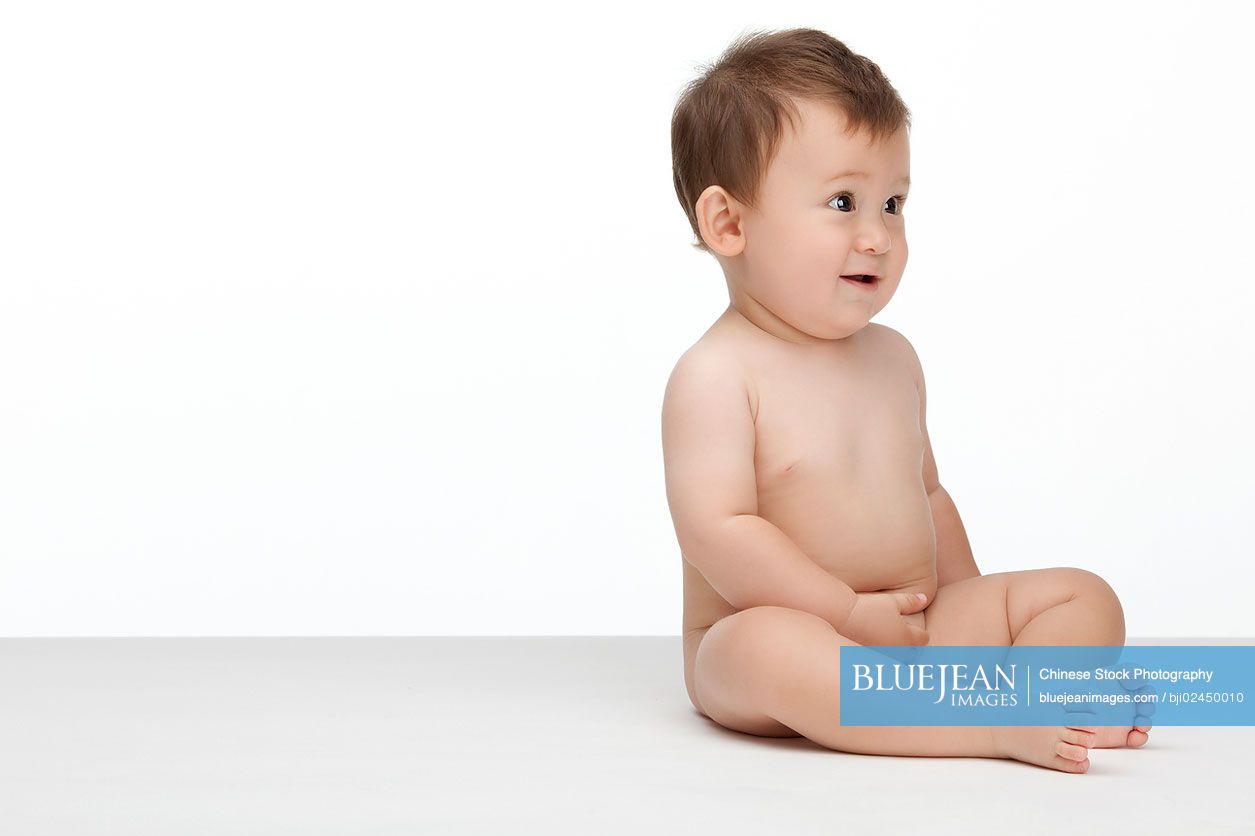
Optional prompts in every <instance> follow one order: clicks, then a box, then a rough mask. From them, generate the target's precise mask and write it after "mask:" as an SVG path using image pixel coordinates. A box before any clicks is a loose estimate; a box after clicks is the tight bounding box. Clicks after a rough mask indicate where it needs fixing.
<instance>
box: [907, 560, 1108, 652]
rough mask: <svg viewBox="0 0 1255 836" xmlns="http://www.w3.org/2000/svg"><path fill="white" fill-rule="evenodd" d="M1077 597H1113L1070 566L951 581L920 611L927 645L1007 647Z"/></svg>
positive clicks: (1093, 578)
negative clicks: (1030, 625) (1027, 627)
mask: <svg viewBox="0 0 1255 836" xmlns="http://www.w3.org/2000/svg"><path fill="white" fill-rule="evenodd" d="M1079 594H1095V595H1099V596H1102V597H1108V598H1114V597H1115V596H1114V593H1112V592H1111V588H1110V587H1109V586H1108V585H1107V583H1106V581H1104V580H1103V579H1102V578H1100V577H1098V576H1097V575H1095V574H1094V573H1093V572H1088V571H1085V570H1084V569H1076V568H1072V567H1057V568H1050V569H1026V570H1023V571H1019V572H996V573H993V574H989V575H981V576H979V577H975V578H968V579H966V580H962V581H956V582H955V583H952V584H947V585H946V586H943V587H940V588H938V589H937V596H936V598H934V599H933V602H932V604H930V605H929V606H928V608H927V609H925V610H924V612H923V616H924V627H925V629H927V630H928V643H929V644H930V645H932V644H943V645H944V644H986V645H1009V644H1011V643H1013V642H1014V641H1015V639H1016V637H1017V636H1018V635H1019V634H1020V631H1021V630H1023V629H1024V627H1025V625H1027V624H1028V622H1030V621H1032V620H1033V619H1034V618H1036V617H1037V616H1038V615H1039V614H1041V613H1043V612H1045V611H1046V610H1048V609H1050V608H1051V607H1054V606H1056V605H1058V604H1064V603H1067V602H1068V601H1070V600H1072V599H1073V598H1075V597H1076V596H1077V595H1079ZM1116 606H1118V604H1116Z"/></svg>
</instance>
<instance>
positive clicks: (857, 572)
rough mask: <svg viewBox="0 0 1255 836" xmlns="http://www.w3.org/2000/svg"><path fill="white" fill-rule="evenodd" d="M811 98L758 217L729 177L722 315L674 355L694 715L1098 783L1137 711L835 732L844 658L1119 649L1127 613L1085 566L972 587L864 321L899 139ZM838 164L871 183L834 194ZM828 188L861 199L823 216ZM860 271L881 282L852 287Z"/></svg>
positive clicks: (899, 232) (672, 439)
mask: <svg viewBox="0 0 1255 836" xmlns="http://www.w3.org/2000/svg"><path fill="white" fill-rule="evenodd" d="M798 105H799V112H800V114H801V117H802V118H801V120H800V128H798V129H797V130H796V131H789V132H788V133H787V135H786V138H785V140H784V141H783V142H782V144H781V148H780V150H779V152H778V154H777V156H776V157H775V158H774V159H773V161H772V163H771V166H770V168H769V170H768V174H767V176H766V178H765V180H764V184H763V193H762V196H761V202H760V205H759V207H758V209H756V210H755V209H750V208H749V207H747V206H745V205H742V204H740V203H738V202H737V201H736V200H735V199H733V198H732V197H731V196H730V195H729V194H727V193H726V192H724V191H723V190H722V189H720V188H719V187H718V186H711V187H710V188H708V189H707V190H706V191H705V192H704V193H703V195H702V198H701V199H700V200H699V202H698V207H697V208H698V219H699V223H700V225H701V228H702V233H703V239H704V240H705V241H706V243H707V245H708V246H710V247H711V249H712V251H713V252H714V253H715V255H716V257H717V258H718V259H719V260H720V263H721V265H722V266H723V267H724V273H725V277H726V278H727V281H728V288H729V298H730V304H729V306H728V308H727V310H726V311H725V312H724V313H723V315H722V316H720V317H719V319H718V320H716V322H715V323H714V324H713V325H712V326H711V327H710V329H709V330H708V331H707V332H706V333H705V334H704V335H703V336H702V338H701V339H700V340H699V341H698V343H696V344H695V345H694V346H693V347H692V348H690V349H689V351H688V352H686V353H685V355H684V356H683V357H682V358H681V359H680V361H679V362H678V363H677V364H676V368H675V370H674V371H673V373H672V376H671V379H670V380H669V382H668V386H667V393H666V395H665V398H664V405H663V447H664V459H665V462H666V471H667V496H668V502H669V505H670V508H671V513H672V519H673V521H674V523H675V526H676V533H677V537H678V539H679V542H680V546H681V552H682V557H683V561H682V565H683V570H684V677H685V685H686V687H687V689H688V693H689V697H690V699H691V700H692V702H693V705H694V706H695V707H696V708H697V710H698V711H699V712H701V713H702V714H703V715H705V716H707V717H709V718H710V719H712V720H713V721H715V722H717V723H719V724H720V725H723V726H725V727H727V728H730V729H734V730H737V731H742V732H746V733H749V734H754V735H762V736H772V737H778V736H799V735H801V736H805V737H807V738H809V739H810V740H813V741H815V742H816V743H818V744H820V745H823V746H826V747H828V748H832V749H838V750H841V751H847V752H861V753H868V754H893V755H924V756H972V757H1003V758H1014V759H1017V760H1021V761H1024V762H1027V763H1033V764H1037V765H1040V766H1045V767H1049V768H1052V769H1057V770H1061V771H1065V772H1085V771H1086V770H1087V769H1088V768H1089V759H1088V755H1089V750H1091V749H1093V748H1107V747H1114V746H1132V747H1138V746H1141V745H1143V744H1144V743H1145V742H1146V739H1147V735H1146V732H1147V731H1148V730H1149V728H1150V727H1149V725H1148V724H1147V723H1145V722H1143V721H1142V719H1141V718H1139V719H1138V720H1137V724H1136V725H1134V718H1130V725H1129V726H1124V727H1092V726H1077V727H1066V726H1059V727H1031V726H1030V727H997V726H994V727H842V726H840V724H839V722H838V717H839V710H840V705H839V694H840V681H839V665H838V653H839V649H838V648H839V647H840V646H841V645H853V644H876V645H882V644H932V645H946V644H986V645H989V644H1000V645H1010V644H1017V645H1041V644H1081V645H1121V644H1123V643H1124V638H1125V636H1124V615H1123V611H1122V609H1121V606H1120V602H1119V600H1118V598H1117V597H1116V595H1115V593H1114V592H1113V591H1112V590H1111V588H1110V586H1108V585H1107V584H1106V582H1105V581H1103V580H1102V579H1101V578H1100V577H1098V576H1097V575H1094V574H1093V573H1090V572H1086V571H1084V570H1080V569H1074V568H1059V569H1038V570H1032V571H1024V572H1005V573H999V574H992V575H986V576H981V575H980V574H979V571H978V570H977V568H976V564H975V561H974V560H973V558H972V554H971V549H970V546H969V544H968V541H967V536H966V533H965V532H964V529H963V525H962V522H961V521H960V519H959V515H958V511H957V509H956V507H955V505H954V502H953V500H952V499H951V498H950V496H949V494H948V493H947V492H946V490H945V488H944V487H942V486H941V484H940V482H939V479H938V475H937V467H936V463H935V461H934V458H933V454H932V449H931V444H930V442H929V439H928V432H927V425H926V421H925V419H926V401H925V388H924V379H923V372H922V369H921V368H920V364H919V360H918V357H917V356H916V354H915V351H914V349H913V348H912V347H911V345H910V343H909V342H908V341H907V340H906V338H905V337H903V336H902V335H901V334H899V333H898V332H897V331H894V330H893V329H890V328H887V327H885V326H883V325H879V324H875V323H871V322H870V318H871V317H872V316H873V315H874V314H875V313H877V312H878V311H879V310H880V309H882V308H883V307H884V305H885V304H887V302H888V300H889V298H890V297H891V296H892V294H893V292H894V290H896V287H897V284H898V282H899V280H900V278H901V275H902V272H903V270H904V268H905V264H906V241H905V226H904V222H903V220H902V218H901V216H900V214H897V213H895V212H893V211H889V212H882V211H877V210H880V209H881V208H882V207H885V206H888V207H890V208H891V209H892V208H893V207H895V206H899V204H898V203H895V201H893V200H892V196H893V195H894V194H897V193H900V192H901V190H902V187H901V185H900V183H901V181H902V180H903V179H904V178H903V176H902V175H903V173H904V172H905V171H906V170H907V168H908V167H909V158H908V153H909V149H908V146H907V143H906V138H905V134H902V133H900V134H899V135H897V136H896V137H894V138H891V139H889V140H887V141H885V142H882V143H879V144H872V143H871V142H870V141H862V140H863V138H854V139H851V138H850V137H849V136H847V135H844V134H843V133H842V128H843V127H844V121H843V117H842V115H841V114H840V113H839V112H838V111H836V110H834V109H831V108H829V107H828V106H825V105H815V104H811V103H806V102H799V103H798ZM847 168H858V169H861V170H862V171H864V172H869V173H870V174H871V176H869V177H865V178H863V179H860V180H857V181H856V183H857V184H858V185H857V186H843V185H841V184H839V183H838V184H837V185H832V184H829V183H827V182H826V181H827V179H828V178H827V175H829V174H832V173H833V172H835V171H841V170H845V169H847ZM821 175H822V176H821ZM813 180H818V181H825V182H821V183H820V184H819V185H813V184H812V181H813ZM837 191H848V192H851V193H852V194H850V195H849V196H848V197H847V198H844V199H842V200H841V201H837V202H835V203H828V202H827V197H828V195H829V194H830V193H835V192H837ZM816 200H817V201H818V204H819V206H820V207H822V209H816V208H815V206H814V205H813V203H814V202H815V201H816ZM851 207H854V211H841V210H849V209H850V208H851ZM866 207H870V209H868V208H866ZM834 211H841V215H833V214H832V213H833V212H834ZM751 241H752V242H753V245H752V246H751V245H750V242H751ZM853 273H869V274H875V275H877V276H878V277H879V279H878V280H877V283H876V284H875V285H873V286H871V287H862V286H856V285H855V284H853V283H851V282H850V281H848V280H846V279H842V278H840V277H841V276H842V275H848V274H853ZM919 594H922V595H923V596H924V600H922V601H921V600H919V599H918V597H917V596H918V595H919Z"/></svg>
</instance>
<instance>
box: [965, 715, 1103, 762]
mask: <svg viewBox="0 0 1255 836" xmlns="http://www.w3.org/2000/svg"><path fill="white" fill-rule="evenodd" d="M990 729H991V731H992V733H993V743H994V750H995V751H996V752H997V756H998V757H1000V758H1014V759H1015V760H1017V761H1024V762H1025V763H1035V764H1037V765H1038V766H1045V767H1049V768H1050V769H1057V770H1059V771H1060V772H1076V773H1081V772H1087V771H1089V750H1090V749H1091V748H1093V745H1094V740H1095V739H1096V738H1097V737H1098V729H1097V727H1096V726H991V727H990Z"/></svg>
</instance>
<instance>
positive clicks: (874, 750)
mask: <svg viewBox="0 0 1255 836" xmlns="http://www.w3.org/2000/svg"><path fill="white" fill-rule="evenodd" d="M938 596H939V597H940V593H938ZM1003 623H1004V624H1005V618H1004V619H1003ZM973 643H974V644H982V643H983V644H994V643H996V642H993V641H983V642H973ZM855 644H857V642H853V641H851V640H850V639H848V638H846V637H845V636H842V635H841V634H840V633H838V632H837V631H836V630H834V629H833V628H832V625H831V624H829V623H828V622H826V621H824V620H823V619H822V618H820V617H819V616H816V615H812V614H810V613H807V612H802V611H800V610H793V609H789V608H786V607H751V608H749V609H746V610H742V611H740V612H738V613H734V614H732V615H729V616H727V617H725V618H723V619H721V620H720V621H718V622H716V623H715V625H714V626H713V627H711V628H710V630H709V631H708V632H707V633H706V635H705V636H704V637H703V638H702V642H701V645H700V647H698V650H697V659H696V662H695V665H694V671H693V674H694V684H695V691H696V693H697V697H698V699H699V700H700V702H701V704H702V707H703V709H704V710H705V712H706V714H707V715H708V716H709V717H710V718H711V719H712V720H714V721H715V722H717V723H719V724H720V725H723V726H726V727H728V728H731V729H734V730H737V731H743V732H748V733H750V734H761V735H771V736H779V734H780V733H781V731H782V730H783V729H784V728H785V727H787V728H790V729H793V730H795V731H796V732H798V733H799V734H802V735H804V736H805V737H807V738H809V739H811V740H813V741H815V742H816V743H818V744H820V745H821V746H826V747H828V748H830V749H838V750H840V751H843V752H858V753H863V754H878V755H924V756H934V757H1016V758H1019V759H1020V760H1027V761H1030V762H1032V763H1037V764H1040V765H1041V766H1048V767H1051V768H1053V769H1058V770H1061V771H1064V772H1084V771H1085V770H1086V769H1088V768H1089V761H1088V760H1086V759H1085V756H1086V753H1087V747H1086V745H1085V743H1086V741H1088V740H1090V739H1091V738H1092V737H1093V732H1092V731H1086V730H1083V729H1068V728H1062V727H1043V728H1042V729H1041V730H1040V731H1036V732H1035V734H1034V737H1033V741H1032V742H1031V744H1030V745H1029V748H1031V749H1032V751H1031V752H1030V753H1028V754H1026V753H1024V752H1022V751H1021V749H1022V748H1023V744H1022V743H1017V746H1019V747H1020V748H1017V749H1016V750H1015V751H1014V752H1010V751H1008V747H1007V745H1006V744H1005V743H1001V744H1000V743H999V742H998V741H997V740H995V730H994V729H992V728H990V727H988V726H842V725H841V724H840V723H839V722H838V718H839V717H840V710H841V704H840V703H841V674H840V657H839V654H840V647H841V646H842V645H855Z"/></svg>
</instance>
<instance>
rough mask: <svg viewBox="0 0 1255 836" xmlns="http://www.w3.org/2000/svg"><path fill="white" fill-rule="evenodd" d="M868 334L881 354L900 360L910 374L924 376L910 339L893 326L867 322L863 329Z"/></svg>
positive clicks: (917, 377) (918, 377) (917, 378)
mask: <svg viewBox="0 0 1255 836" xmlns="http://www.w3.org/2000/svg"><path fill="white" fill-rule="evenodd" d="M864 330H865V331H867V332H868V335H869V336H871V337H873V338H874V339H873V344H874V345H875V346H877V348H878V349H879V350H880V351H881V352H883V356H885V357H887V358H889V359H891V360H895V361H897V362H900V363H902V364H903V366H905V367H906V368H908V369H910V370H911V374H912V375H913V376H914V377H915V378H916V380H919V379H920V378H922V377H923V376H924V371H923V368H922V367H921V366H920V361H919V355H918V354H917V353H916V352H915V346H913V345H911V341H910V340H908V339H907V338H906V336H905V335H904V334H903V333H902V332H901V331H898V330H897V329H895V328H890V327H889V326H888V325H882V324H881V323H879V322H869V323H867V327H866V328H865V329H864Z"/></svg>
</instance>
